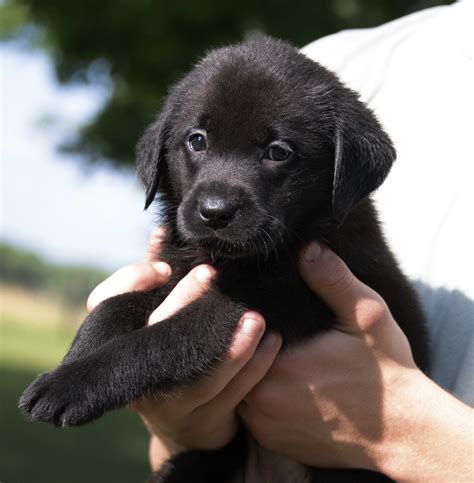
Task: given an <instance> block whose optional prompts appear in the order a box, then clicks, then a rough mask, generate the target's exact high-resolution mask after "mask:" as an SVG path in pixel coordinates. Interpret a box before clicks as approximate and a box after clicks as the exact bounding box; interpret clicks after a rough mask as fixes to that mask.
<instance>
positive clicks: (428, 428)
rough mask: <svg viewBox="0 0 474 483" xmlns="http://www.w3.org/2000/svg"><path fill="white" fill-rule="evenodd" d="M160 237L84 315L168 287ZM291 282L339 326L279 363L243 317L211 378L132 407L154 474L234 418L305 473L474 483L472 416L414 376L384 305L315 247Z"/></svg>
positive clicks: (158, 316)
mask: <svg viewBox="0 0 474 483" xmlns="http://www.w3.org/2000/svg"><path fill="white" fill-rule="evenodd" d="M160 236H161V235H160V231H158V232H156V233H155V234H154V236H153V237H152V241H151V244H150V253H149V255H148V257H147V260H146V261H145V262H144V263H141V264H136V265H131V266H128V267H124V268H123V269H121V270H119V271H118V272H116V273H115V274H113V275H112V276H111V277H110V278H109V279H107V280H106V281H105V282H103V283H102V284H101V285H99V286H98V287H97V288H96V289H95V290H94V291H93V292H92V294H91V295H90V297H89V301H88V309H89V310H92V309H93V308H94V307H95V306H96V305H98V304H99V303H100V302H101V301H103V300H104V299H106V298H108V297H111V296H113V295H116V294H118V293H123V292H127V291H131V290H152V289H154V288H157V287H159V286H160V285H162V284H163V283H165V282H166V280H167V278H168V277H169V275H170V273H171V268H170V267H169V266H168V265H167V264H165V263H163V262H151V261H150V260H156V256H157V254H158V253H159V245H160ZM300 273H301V276H302V277H303V279H304V280H305V282H306V283H307V285H308V286H309V287H310V288H311V289H312V290H313V291H314V292H315V293H316V294H317V295H318V296H319V297H321V298H322V299H323V300H324V302H325V303H326V304H327V305H328V306H329V307H331V309H332V310H333V311H334V313H335V314H336V317H337V320H338V322H339V326H338V329H337V330H331V331H329V332H326V333H324V334H321V335H318V336H317V337H316V338H314V339H313V340H311V341H309V342H306V343H305V344H303V345H302V346H301V347H298V348H296V349H294V350H291V351H287V352H285V353H283V354H281V356H280V357H277V356H278V353H279V349H280V346H281V337H280V336H279V334H276V333H267V334H265V335H264V332H265V321H264V320H263V318H262V317H261V316H260V315H259V314H257V313H254V312H249V313H246V314H245V315H244V316H243V318H242V321H241V323H240V324H239V326H238V328H237V330H236V333H235V337H234V340H233V343H232V345H231V347H230V348H229V350H228V352H227V355H226V358H225V360H224V361H223V362H222V363H221V364H220V365H219V366H218V367H217V368H216V369H215V370H214V371H213V373H212V374H211V375H210V377H209V378H206V379H203V380H202V381H199V382H197V383H195V384H194V385H192V386H191V387H188V388H185V389H180V390H179V391H175V392H174V393H172V394H170V395H169V396H167V397H166V398H163V399H160V398H152V397H150V398H146V399H143V400H140V401H136V402H135V403H133V405H132V409H134V410H136V411H138V412H139V413H140V414H141V416H142V417H143V420H144V422H145V424H146V426H147V427H148V429H149V431H150V434H151V443H150V463H151V466H152V469H153V471H156V470H158V469H159V468H160V467H161V465H162V464H163V463H164V462H165V461H166V460H167V459H168V458H169V457H170V456H173V455H176V454H178V453H180V452H182V451H186V450H189V449H216V448H219V447H222V446H224V445H225V444H227V443H228V442H230V440H231V439H232V438H233V436H234V435H235V432H236V431H237V427H238V419H239V417H240V418H241V419H242V420H243V421H244V423H245V425H246V426H247V427H248V428H249V430H250V431H251V432H252V434H253V436H254V437H255V438H256V440H257V441H258V442H259V444H261V445H262V446H263V447H265V448H267V449H269V450H271V451H275V452H278V453H281V454H284V455H287V456H289V457H291V458H293V459H295V460H297V461H299V462H301V463H305V464H308V465H311V466H319V467H331V468H363V469H370V470H375V471H379V472H382V473H384V474H386V475H388V476H389V477H391V478H393V479H395V480H410V481H411V480H415V481H417V480H429V481H472V478H473V468H472V454H471V452H472V447H471V438H472V430H471V428H472V416H473V414H472V410H471V409H470V408H469V407H468V406H467V405H465V404H464V403H462V402H461V401H459V400H457V399H456V398H454V397H453V396H451V395H450V394H448V393H447V392H445V391H444V390H443V389H442V388H440V387H439V386H437V385H436V384H435V383H434V382H433V381H431V380H430V379H429V378H428V377H427V376H425V375H424V374H423V373H422V372H421V371H420V370H419V369H418V368H417V367H416V365H415V363H414V361H413V358H412V354H411V350H410V346H409V344H408V341H407V339H406V337H405V335H404V334H403V333H402V331H401V330H400V328H399V327H398V325H397V323H396V321H395V320H394V319H393V317H392V316H391V314H390V311H389V310H388V308H387V306H386V304H385V302H384V301H383V300H382V299H381V297H380V296H379V295H378V294H377V293H375V292H374V291H373V290H372V289H370V288H369V287H367V286H366V285H364V284H363V283H362V282H360V281H359V280H357V279H356V278H355V277H354V275H353V274H352V273H351V272H350V271H349V269H348V268H347V266H346V265H345V264H344V262H343V261H342V260H341V259H340V258H339V257H337V255H335V254H334V252H332V251H331V250H330V249H329V248H327V247H325V246H321V245H320V244H318V243H313V244H311V245H310V246H308V247H307V248H306V250H305V251H304V252H303V253H302V255H301V259H300ZM213 275H214V269H213V268H212V267H210V266H208V265H200V266H198V267H196V268H195V269H194V270H192V271H191V272H190V273H189V274H188V275H187V276H186V277H185V278H184V279H182V280H181V282H180V283H179V284H178V285H177V286H176V288H175V289H174V290H173V292H172V293H171V294H170V295H169V297H168V298H167V299H166V300H165V302H163V304H161V305H160V306H159V307H158V308H157V309H156V310H155V312H154V313H153V314H152V315H151V316H150V320H149V324H153V323H157V322H159V321H160V320H163V319H165V318H166V317H168V316H169V315H171V314H172V313H174V312H176V311H178V310H179V309H180V308H182V307H183V306H184V305H186V304H188V303H190V302H191V301H192V300H194V299H196V298H198V297H199V296H200V295H202V294H203V293H204V292H205V291H206V290H207V288H208V287H209V285H210V282H211V280H212V277H213ZM355 361H357V362H355ZM374 361H375V362H376V364H377V367H378V368H379V373H378V375H377V377H376V378H374V373H373V370H372V369H369V368H370V367H371V366H373V363H374ZM380 406H382V407H383V411H380ZM374 414H381V417H380V418H374Z"/></svg>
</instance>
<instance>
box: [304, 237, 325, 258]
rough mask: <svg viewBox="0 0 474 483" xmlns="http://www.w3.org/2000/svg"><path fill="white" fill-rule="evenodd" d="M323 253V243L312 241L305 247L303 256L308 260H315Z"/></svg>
mask: <svg viewBox="0 0 474 483" xmlns="http://www.w3.org/2000/svg"><path fill="white" fill-rule="evenodd" d="M320 253H321V245H320V244H319V243H318V242H315V241H313V242H311V243H310V244H309V245H308V246H307V247H306V249H305V251H304V255H303V258H304V259H305V260H306V261H307V262H314V261H316V259H317V258H318V257H319V254H320Z"/></svg>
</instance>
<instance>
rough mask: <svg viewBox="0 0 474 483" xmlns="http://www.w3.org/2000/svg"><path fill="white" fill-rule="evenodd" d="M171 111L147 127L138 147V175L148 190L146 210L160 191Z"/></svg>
mask: <svg viewBox="0 0 474 483" xmlns="http://www.w3.org/2000/svg"><path fill="white" fill-rule="evenodd" d="M168 120H169V112H168V110H166V109H165V110H164V111H163V112H162V113H161V114H160V115H159V116H158V119H157V120H156V121H155V122H154V123H153V124H152V125H151V126H149V127H148V128H147V130H146V131H145V133H144V134H143V136H142V137H141V138H140V140H139V141H138V144H137V147H136V150H135V152H136V164H137V171H138V176H139V178H140V180H141V182H142V184H143V186H144V187H145V190H146V200H145V208H144V209H145V210H146V209H147V208H148V207H149V206H150V205H151V203H152V202H153V200H154V199H155V196H156V193H157V191H158V183H159V178H160V174H161V172H162V171H163V163H164V162H165V155H166V139H167V136H168V133H169V122H168Z"/></svg>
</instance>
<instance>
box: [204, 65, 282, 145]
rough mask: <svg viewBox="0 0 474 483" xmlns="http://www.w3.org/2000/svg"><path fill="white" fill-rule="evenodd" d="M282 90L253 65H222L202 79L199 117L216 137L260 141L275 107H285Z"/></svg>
mask: <svg viewBox="0 0 474 483" xmlns="http://www.w3.org/2000/svg"><path fill="white" fill-rule="evenodd" d="M284 90H285V89H284V85H281V83H279V82H278V81H277V80H276V79H275V78H274V77H273V76H271V75H268V73H266V72H265V71H264V70H263V69H261V68H257V67H256V66H249V67H248V68H246V69H242V66H240V65H227V66H224V67H222V68H221V69H220V70H219V71H218V72H217V73H216V74H215V75H214V76H213V78H212V79H211V80H210V81H209V82H207V83H206V86H205V88H204V92H205V95H204V96H203V97H202V104H201V109H200V111H201V113H202V116H201V119H200V121H201V122H205V123H206V126H205V128H206V129H208V130H209V131H210V132H213V133H214V135H215V136H218V137H221V136H222V137H224V138H226V139H228V138H229V136H232V137H233V138H234V140H235V141H238V140H239V139H242V140H250V139H252V140H255V141H260V142H264V140H265V138H266V137H267V136H268V131H269V130H270V129H271V128H272V127H273V126H274V125H275V121H276V119H278V118H279V111H282V112H284V111H285V109H284V106H283V104H284V102H282V100H283V99H284V98H285V95H284V92H283V91H284Z"/></svg>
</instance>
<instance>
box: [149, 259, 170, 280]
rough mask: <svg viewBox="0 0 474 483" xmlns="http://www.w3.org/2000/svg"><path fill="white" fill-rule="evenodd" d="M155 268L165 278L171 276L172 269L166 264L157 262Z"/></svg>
mask: <svg viewBox="0 0 474 483" xmlns="http://www.w3.org/2000/svg"><path fill="white" fill-rule="evenodd" d="M153 268H154V269H155V270H156V271H157V272H158V273H159V274H160V275H163V276H164V277H169V276H170V275H171V267H170V266H169V265H168V264H167V263H165V262H155V263H154V264H153Z"/></svg>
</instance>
